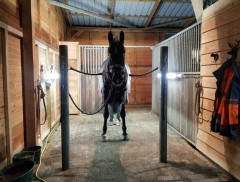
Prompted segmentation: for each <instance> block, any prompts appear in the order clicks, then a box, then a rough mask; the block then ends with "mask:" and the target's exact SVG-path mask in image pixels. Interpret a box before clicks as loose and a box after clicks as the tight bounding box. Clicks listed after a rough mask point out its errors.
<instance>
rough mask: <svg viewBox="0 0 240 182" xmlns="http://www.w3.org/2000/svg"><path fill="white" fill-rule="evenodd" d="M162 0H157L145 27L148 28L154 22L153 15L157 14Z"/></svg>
mask: <svg viewBox="0 0 240 182" xmlns="http://www.w3.org/2000/svg"><path fill="white" fill-rule="evenodd" d="M160 2H161V0H157V1H156V2H155V4H154V6H153V8H152V11H151V13H150V15H149V16H148V19H147V22H146V24H145V27H148V26H149V24H150V22H151V21H152V18H153V15H154V14H155V12H156V11H157V8H158V6H159V4H160Z"/></svg>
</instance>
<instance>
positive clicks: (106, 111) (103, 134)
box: [102, 105, 109, 142]
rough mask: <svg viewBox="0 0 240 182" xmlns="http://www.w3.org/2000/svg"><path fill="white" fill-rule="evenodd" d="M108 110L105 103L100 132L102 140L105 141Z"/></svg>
mask: <svg viewBox="0 0 240 182" xmlns="http://www.w3.org/2000/svg"><path fill="white" fill-rule="evenodd" d="M108 116H109V112H108V106H107V105H106V106H105V107H104V113H103V117H104V123H103V133H102V141H103V142H106V141H107V120H108Z"/></svg>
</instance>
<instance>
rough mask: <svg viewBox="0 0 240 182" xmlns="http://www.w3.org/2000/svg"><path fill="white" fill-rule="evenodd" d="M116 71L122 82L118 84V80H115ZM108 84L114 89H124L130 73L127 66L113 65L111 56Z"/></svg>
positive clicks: (107, 75)
mask: <svg viewBox="0 0 240 182" xmlns="http://www.w3.org/2000/svg"><path fill="white" fill-rule="evenodd" d="M116 71H118V74H119V75H120V77H119V78H118V79H120V80H121V81H120V82H119V83H117V80H115V76H116ZM106 77H107V80H108V82H109V83H108V84H112V85H113V87H114V88H117V89H122V88H125V87H126V84H127V79H128V73H127V69H126V67H125V65H120V64H112V59H111V56H109V63H108V70H107V74H106Z"/></svg>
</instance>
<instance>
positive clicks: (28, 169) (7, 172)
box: [0, 160, 35, 182]
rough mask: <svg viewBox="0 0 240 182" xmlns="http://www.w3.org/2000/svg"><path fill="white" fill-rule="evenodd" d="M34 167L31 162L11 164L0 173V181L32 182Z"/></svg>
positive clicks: (33, 163)
mask: <svg viewBox="0 0 240 182" xmlns="http://www.w3.org/2000/svg"><path fill="white" fill-rule="evenodd" d="M34 165H35V162H34V161H31V160H25V161H21V162H17V163H13V164H11V165H10V166H8V167H6V168H4V169H3V170H1V171H0V181H6V182H32V178H33V168H34Z"/></svg>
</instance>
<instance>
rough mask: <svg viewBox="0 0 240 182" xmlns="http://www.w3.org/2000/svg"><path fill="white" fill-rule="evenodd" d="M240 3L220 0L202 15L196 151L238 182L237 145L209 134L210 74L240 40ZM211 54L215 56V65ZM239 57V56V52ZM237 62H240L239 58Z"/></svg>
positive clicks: (212, 91)
mask: <svg viewBox="0 0 240 182" xmlns="http://www.w3.org/2000/svg"><path fill="white" fill-rule="evenodd" d="M239 10H240V1H239V0H228V1H226V0H219V1H218V2H216V3H215V4H214V5H212V6H210V7H209V8H207V9H206V10H204V12H203V20H202V46H201V76H202V85H203V97H202V99H203V105H202V109H203V114H202V115H201V116H200V120H199V129H198V135H197V148H198V149H199V150H200V151H201V152H203V153H204V154H205V155H206V156H208V157H209V158H210V159H212V160H213V161H215V162H216V163H217V164H218V165H220V166H221V167H223V168H224V169H225V170H227V171H228V172H229V173H231V174H232V175H233V176H235V177H236V178H237V179H239V180H240V170H239V169H240V142H239V141H238V142H234V141H231V140H230V139H228V138H227V137H223V136H220V135H219V134H218V133H213V132H210V121H211V115H212V111H213V102H214V99H215V90H216V79H215V77H213V74H212V72H213V71H215V70H216V69H218V68H219V67H220V66H221V65H222V63H223V62H224V61H226V59H227V58H229V57H230V56H229V55H228V54H227V51H228V50H229V49H230V48H229V46H228V42H230V43H234V41H235V40H236V39H240V11H239ZM211 53H218V54H219V60H218V61H217V62H216V63H215V62H214V61H213V58H212V57H210V54H211ZM238 54H240V53H238ZM237 62H238V63H239V62H240V55H239V56H238V59H237Z"/></svg>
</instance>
